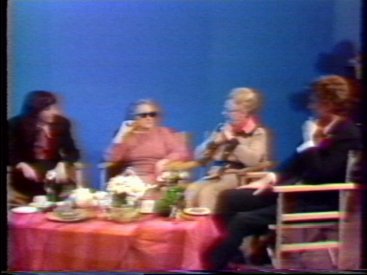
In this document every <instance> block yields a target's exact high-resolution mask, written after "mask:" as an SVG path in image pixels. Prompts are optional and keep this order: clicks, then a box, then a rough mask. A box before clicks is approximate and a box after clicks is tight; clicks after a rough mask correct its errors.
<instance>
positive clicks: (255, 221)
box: [209, 189, 276, 270]
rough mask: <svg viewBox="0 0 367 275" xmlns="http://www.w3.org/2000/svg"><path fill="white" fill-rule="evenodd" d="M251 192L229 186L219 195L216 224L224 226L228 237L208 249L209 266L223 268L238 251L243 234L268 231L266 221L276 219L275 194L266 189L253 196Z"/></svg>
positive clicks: (216, 268)
mask: <svg viewBox="0 0 367 275" xmlns="http://www.w3.org/2000/svg"><path fill="white" fill-rule="evenodd" d="M253 192H254V190H251V189H232V190H227V191H224V192H223V193H222V194H221V196H220V197H219V202H218V212H219V213H220V216H221V224H219V225H220V226H224V227H225V229H226V230H227V237H226V239H224V241H222V242H221V243H220V244H219V245H218V246H217V247H215V248H214V250H213V252H212V253H211V256H210V259H209V261H210V268H212V269H215V270H222V269H224V268H225V267H226V266H227V264H228V263H229V261H230V260H231V258H232V257H233V256H234V255H236V254H237V253H238V248H239V246H240V245H241V243H242V240H243V238H245V237H247V236H252V235H262V234H264V233H266V232H267V231H268V225H269V224H272V223H274V222H275V218H276V194H274V193H270V192H269V193H266V194H262V195H258V196H254V195H252V193H253Z"/></svg>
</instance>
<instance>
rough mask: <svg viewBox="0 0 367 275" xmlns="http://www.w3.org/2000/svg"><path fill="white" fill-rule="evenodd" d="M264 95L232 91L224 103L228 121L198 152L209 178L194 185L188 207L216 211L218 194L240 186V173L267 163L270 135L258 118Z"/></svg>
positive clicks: (189, 191) (189, 189)
mask: <svg viewBox="0 0 367 275" xmlns="http://www.w3.org/2000/svg"><path fill="white" fill-rule="evenodd" d="M260 105H261V94H260V92H259V91H257V90H255V89H252V88H245V87H240V88H235V89H233V90H231V92H230V93H229V96H228V98H227V100H226V101H225V104H224V112H223V114H224V115H225V117H226V121H225V122H224V123H222V124H220V125H219V126H218V127H217V129H216V130H215V131H213V133H212V134H211V135H210V136H209V138H208V139H206V140H205V141H204V142H203V143H202V144H200V145H199V146H198V147H197V149H196V161H195V162H196V163H197V164H198V165H200V166H206V165H208V164H209V163H210V164H211V167H209V169H208V172H207V175H206V176H205V177H204V178H202V179H200V180H199V181H198V182H195V183H192V184H190V185H189V186H188V187H187V189H186V192H185V200H186V207H207V208H209V210H210V211H211V212H215V208H216V204H217V197H218V195H219V194H220V193H221V192H222V191H224V190H226V189H232V188H236V187H238V186H239V185H240V178H239V177H238V174H237V172H238V171H240V170H242V169H244V168H249V167H255V166H258V165H259V164H260V163H262V162H264V161H266V160H267V157H268V156H267V154H268V148H267V132H266V130H265V128H264V127H263V126H261V124H260V122H259V119H258V118H257V112H258V110H259V108H260Z"/></svg>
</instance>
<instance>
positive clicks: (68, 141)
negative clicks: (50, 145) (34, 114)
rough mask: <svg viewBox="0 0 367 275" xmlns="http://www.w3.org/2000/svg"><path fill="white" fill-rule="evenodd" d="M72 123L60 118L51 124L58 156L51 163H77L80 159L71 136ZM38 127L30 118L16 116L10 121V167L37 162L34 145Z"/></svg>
mask: <svg viewBox="0 0 367 275" xmlns="http://www.w3.org/2000/svg"><path fill="white" fill-rule="evenodd" d="M70 128H71V126H70V121H69V120H68V119H67V118H65V117H62V116H58V117H57V119H56V120H55V122H54V123H52V124H51V133H52V135H53V136H54V137H55V146H57V148H58V154H57V155H56V157H55V159H52V160H51V161H54V162H58V161H66V162H75V161H77V160H78V159H79V157H80V155H79V150H78V149H77V148H76V146H75V143H74V140H73V138H72V136H71V129H70ZM36 136H37V127H36V125H35V121H34V120H33V119H31V118H29V117H23V116H15V117H13V118H11V119H10V120H9V121H8V142H9V143H8V149H9V150H8V165H16V164H17V163H19V162H28V163H32V162H35V161H36V159H35V154H34V144H35V142H36Z"/></svg>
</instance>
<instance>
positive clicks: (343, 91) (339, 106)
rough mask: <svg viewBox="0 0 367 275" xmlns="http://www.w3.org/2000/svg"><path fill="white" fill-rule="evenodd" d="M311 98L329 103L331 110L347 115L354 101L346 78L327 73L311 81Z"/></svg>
mask: <svg viewBox="0 0 367 275" xmlns="http://www.w3.org/2000/svg"><path fill="white" fill-rule="evenodd" d="M312 88H313V94H312V96H313V98H314V99H316V100H317V101H318V102H320V103H322V104H329V106H331V111H332V112H333V113H335V114H339V115H347V114H348V112H349V111H350V110H351V108H352V105H353V103H354V98H353V96H352V93H351V87H350V84H349V82H348V81H347V79H345V78H344V77H341V76H338V75H327V76H322V77H320V78H318V79H316V80H315V81H314V82H313V83H312Z"/></svg>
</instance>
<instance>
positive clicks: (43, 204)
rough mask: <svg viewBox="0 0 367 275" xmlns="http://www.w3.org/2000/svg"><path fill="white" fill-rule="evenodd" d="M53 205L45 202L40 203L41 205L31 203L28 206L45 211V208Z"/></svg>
mask: <svg viewBox="0 0 367 275" xmlns="http://www.w3.org/2000/svg"><path fill="white" fill-rule="evenodd" d="M54 204H55V203H53V202H51V201H46V202H42V203H38V202H31V203H30V204H29V206H31V207H35V208H39V209H46V208H49V207H51V206H53V205H54Z"/></svg>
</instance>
